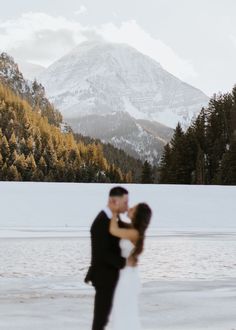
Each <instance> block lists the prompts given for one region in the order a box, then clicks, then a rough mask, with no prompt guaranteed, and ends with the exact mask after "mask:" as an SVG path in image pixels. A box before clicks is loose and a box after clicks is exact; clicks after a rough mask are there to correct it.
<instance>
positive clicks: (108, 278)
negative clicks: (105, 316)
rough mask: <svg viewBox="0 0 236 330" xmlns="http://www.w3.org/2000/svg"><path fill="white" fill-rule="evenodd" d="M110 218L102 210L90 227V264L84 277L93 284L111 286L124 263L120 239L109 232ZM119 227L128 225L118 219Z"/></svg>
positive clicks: (114, 283)
mask: <svg viewBox="0 0 236 330" xmlns="http://www.w3.org/2000/svg"><path fill="white" fill-rule="evenodd" d="M109 224H110V219H109V218H108V216H107V214H106V213H105V212H104V211H101V212H100V213H99V214H98V215H97V217H96V218H95V220H94V222H93V224H92V226H91V229H90V234H91V252H92V256H91V265H90V267H89V270H88V273H87V275H86V277H85V282H86V283H87V282H90V281H91V282H92V284H93V286H100V285H102V286H106V285H107V286H113V285H116V282H117V280H118V278H119V270H120V269H121V268H123V267H124V266H125V264H126V259H125V258H123V257H122V256H121V250H120V246H119V241H120V239H119V238H117V237H115V236H112V235H111V234H110V232H109ZM118 225H119V227H127V226H128V225H127V224H126V223H124V222H122V221H121V220H120V219H119V221H118Z"/></svg>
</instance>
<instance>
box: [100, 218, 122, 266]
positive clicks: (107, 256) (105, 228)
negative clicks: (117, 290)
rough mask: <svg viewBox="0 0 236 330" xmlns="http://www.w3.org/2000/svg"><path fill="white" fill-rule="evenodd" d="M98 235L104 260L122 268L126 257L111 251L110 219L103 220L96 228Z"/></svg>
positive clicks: (108, 263)
mask: <svg viewBox="0 0 236 330" xmlns="http://www.w3.org/2000/svg"><path fill="white" fill-rule="evenodd" d="M96 236H97V238H98V240H99V249H100V253H101V258H102V260H103V261H104V262H105V263H106V264H107V265H110V266H112V267H114V268H117V269H121V268H123V267H124V266H125V264H126V259H125V258H123V257H121V256H120V255H117V254H116V253H114V252H112V251H111V248H110V243H109V240H110V239H109V221H107V220H105V219H104V220H101V221H99V224H98V225H97V228H96Z"/></svg>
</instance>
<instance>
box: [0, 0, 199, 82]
mask: <svg viewBox="0 0 236 330" xmlns="http://www.w3.org/2000/svg"><path fill="white" fill-rule="evenodd" d="M85 10H86V8H85V7H84V6H81V7H80V9H79V10H78V11H77V14H80V13H82V12H85ZM92 38H93V39H94V38H104V39H105V40H107V41H111V42H119V43H127V44H129V45H130V46H132V47H134V48H136V49H137V50H139V51H140V52H142V53H144V54H146V55H148V56H150V57H151V58H153V59H155V60H156V61H158V62H159V63H160V64H161V65H162V66H163V67H164V68H165V69H166V70H167V71H169V72H171V73H172V74H174V75H176V76H178V77H179V78H181V79H183V80H188V79H189V78H190V77H196V76H197V73H196V71H195V69H194V67H193V64H192V63H191V61H189V60H187V59H183V58H181V57H180V56H179V55H178V54H176V52H175V51H174V50H173V49H172V48H171V47H170V46H168V45H167V44H165V43H164V42H163V41H162V40H159V39H155V38H153V37H152V36H151V35H150V34H149V33H147V32H146V31H145V30H144V29H143V28H142V27H141V26H140V25H138V23H137V22H136V21H134V20H131V21H126V22H123V23H121V24H120V25H119V26H118V25H115V24H114V23H107V24H103V25H101V26H85V25H81V24H80V23H79V22H78V21H75V20H72V19H70V20H69V19H67V18H65V17H62V16H51V15H48V14H45V13H39V12H28V13H25V14H22V15H21V16H20V17H19V18H17V19H15V20H7V21H0V45H1V48H2V49H3V50H5V51H7V52H9V53H10V54H11V55H13V56H14V57H16V58H20V59H23V60H25V61H28V62H32V63H36V64H41V65H43V66H48V65H49V64H51V63H52V62H54V61H55V60H56V59H58V58H60V57H61V56H63V55H65V54H66V53H67V52H69V51H70V50H71V49H72V48H73V47H75V46H76V45H77V44H79V43H81V42H83V41H85V40H87V39H92Z"/></svg>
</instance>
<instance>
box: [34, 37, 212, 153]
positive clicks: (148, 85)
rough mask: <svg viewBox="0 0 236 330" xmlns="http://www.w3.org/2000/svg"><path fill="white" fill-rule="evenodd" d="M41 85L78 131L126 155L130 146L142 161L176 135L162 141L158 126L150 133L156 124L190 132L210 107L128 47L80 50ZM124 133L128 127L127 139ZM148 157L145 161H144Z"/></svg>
mask: <svg viewBox="0 0 236 330" xmlns="http://www.w3.org/2000/svg"><path fill="white" fill-rule="evenodd" d="M38 79H39V80H40V82H42V84H43V85H44V86H45V88H46V92H47V94H48V96H49V98H50V100H51V101H52V102H53V103H54V104H55V106H56V107H57V108H58V109H59V110H60V111H61V113H62V114H63V116H64V119H65V120H67V121H68V122H69V123H70V124H71V125H72V126H73V128H74V129H75V130H76V131H78V132H80V133H83V134H86V135H90V136H93V137H98V138H101V136H104V135H105V137H104V140H105V141H109V142H112V143H114V144H116V145H119V146H120V147H122V148H123V149H126V147H125V145H126V146H127V145H129V148H128V149H131V150H133V151H134V152H135V153H138V154H139V156H140V157H141V158H144V157H146V156H147V155H149V158H150V159H151V158H156V153H159V150H160V149H161V148H162V147H163V145H164V144H165V143H166V141H167V140H168V138H169V137H170V136H171V134H170V133H171V132H172V130H171V129H169V130H168V129H166V130H167V135H164V136H163V135H162V136H160V135H159V132H158V128H157V127H158V124H156V125H152V130H148V129H147V127H149V126H150V125H151V124H153V123H154V122H157V123H161V124H162V125H164V126H168V127H171V128H174V127H175V126H176V124H177V122H178V121H180V122H181V124H182V125H183V127H185V128H186V127H187V126H188V125H189V123H190V121H191V119H192V118H193V117H194V116H196V114H198V113H199V112H200V110H201V107H202V106H205V105H206V104H207V102H208V97H207V96H206V95H205V94H204V93H203V92H201V91H200V90H198V89H196V88H194V87H192V86H190V85H188V84H186V83H184V82H182V81H181V80H179V79H178V78H176V77H174V76H173V75H171V74H170V73H168V72H167V71H165V70H164V69H163V68H162V67H161V65H160V64H159V63H157V62H156V61H154V60H153V59H151V58H150V57H148V56H146V55H143V54H142V53H140V52H138V51H137V50H136V49H134V48H132V47H130V46H128V45H125V44H113V43H108V42H105V41H88V42H84V43H82V44H80V45H79V46H77V47H76V48H75V49H73V50H72V51H71V52H70V53H69V54H67V55H65V56H64V57H62V58H61V59H59V60H58V61H56V62H55V63H53V64H52V65H51V66H50V67H49V68H47V69H46V70H44V71H43V72H42V74H40V75H39V77H38ZM95 119H96V120H95ZM138 120H141V122H138ZM144 121H145V123H146V124H145V125H143V124H144ZM98 122H99V124H98ZM96 123H97V124H96ZM100 124H101V125H100ZM144 126H145V127H144ZM99 127H100V128H101V129H99ZM118 127H119V129H117V128H118ZM122 127H123V130H126V129H125V127H129V131H128V130H127V131H126V132H127V134H126V133H125V136H123V135H122ZM166 130H165V131H166ZM108 132H109V134H108ZM147 141H148V142H147ZM153 144H154V145H156V147H154V149H156V152H154V153H153V151H152V150H150V148H151V149H153V147H150V145H152V146H153ZM141 145H142V147H141ZM126 151H127V150H126ZM144 151H146V153H147V155H146V154H145V155H142V153H143V152H144ZM157 158H158V157H157Z"/></svg>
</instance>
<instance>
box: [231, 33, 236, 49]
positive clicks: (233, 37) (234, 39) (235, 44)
mask: <svg viewBox="0 0 236 330" xmlns="http://www.w3.org/2000/svg"><path fill="white" fill-rule="evenodd" d="M229 39H230V41H231V42H232V43H233V45H234V47H236V36H234V35H233V34H230V35H229Z"/></svg>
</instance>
